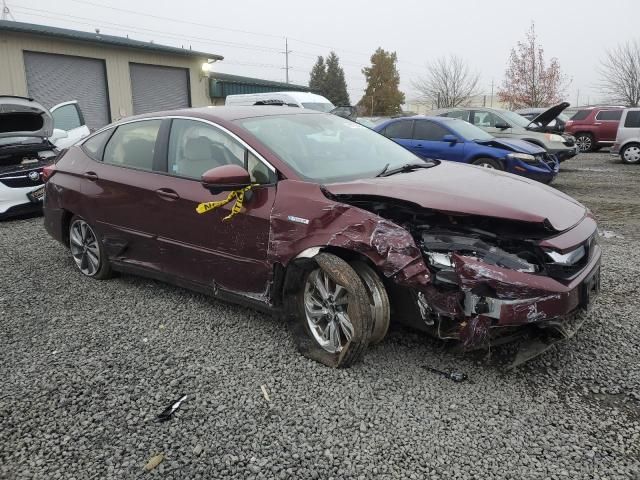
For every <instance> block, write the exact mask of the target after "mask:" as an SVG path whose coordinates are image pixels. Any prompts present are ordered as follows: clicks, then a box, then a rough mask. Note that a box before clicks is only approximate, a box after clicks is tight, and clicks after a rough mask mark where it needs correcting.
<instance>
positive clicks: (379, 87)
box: [358, 48, 404, 116]
mask: <svg viewBox="0 0 640 480" xmlns="http://www.w3.org/2000/svg"><path fill="white" fill-rule="evenodd" d="M397 63H398V57H397V55H396V52H387V51H385V50H383V49H382V48H378V49H377V50H376V51H375V53H374V54H373V55H372V56H371V66H370V67H364V68H363V69H362V73H363V74H364V76H365V78H366V80H367V88H366V90H365V94H364V96H363V97H362V99H360V102H358V105H359V106H360V107H361V108H362V109H364V115H369V116H372V115H380V116H382V115H393V114H396V113H400V112H402V108H401V105H402V104H403V103H404V93H402V92H401V91H400V90H399V88H398V87H399V85H400V74H399V73H398V69H397V67H396V65H397Z"/></svg>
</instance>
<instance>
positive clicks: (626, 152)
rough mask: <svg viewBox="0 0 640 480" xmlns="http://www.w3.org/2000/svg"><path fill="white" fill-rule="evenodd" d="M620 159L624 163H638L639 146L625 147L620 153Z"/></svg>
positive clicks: (639, 159) (639, 158) (639, 155)
mask: <svg viewBox="0 0 640 480" xmlns="http://www.w3.org/2000/svg"><path fill="white" fill-rule="evenodd" d="M620 158H621V159H622V161H623V162H624V163H628V164H633V163H640V145H627V146H626V147H624V148H623V149H622V151H621V152H620Z"/></svg>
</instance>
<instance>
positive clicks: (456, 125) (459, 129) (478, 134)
mask: <svg viewBox="0 0 640 480" xmlns="http://www.w3.org/2000/svg"><path fill="white" fill-rule="evenodd" d="M445 125H446V126H448V127H451V129H452V130H453V131H455V132H456V133H457V134H458V135H460V136H461V137H462V138H464V139H465V140H479V141H481V142H486V141H488V140H493V138H494V137H493V135H490V134H488V133H487V132H485V131H484V130H482V129H481V128H478V127H476V126H475V125H471V124H470V123H469V122H465V121H464V120H458V119H455V120H450V121H447V123H445Z"/></svg>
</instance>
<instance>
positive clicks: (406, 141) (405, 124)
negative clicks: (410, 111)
mask: <svg viewBox="0 0 640 480" xmlns="http://www.w3.org/2000/svg"><path fill="white" fill-rule="evenodd" d="M381 133H382V134H383V135H384V136H385V137H387V138H390V139H392V140H393V141H394V142H396V143H399V144H400V145H402V146H403V147H404V148H406V149H408V150H411V151H412V152H413V153H415V154H416V155H417V154H418V153H417V152H416V150H415V149H414V143H415V142H414V141H413V120H396V121H394V122H392V123H390V124H389V125H388V126H387V127H386V128H385V129H384V130H383V131H382V132H381Z"/></svg>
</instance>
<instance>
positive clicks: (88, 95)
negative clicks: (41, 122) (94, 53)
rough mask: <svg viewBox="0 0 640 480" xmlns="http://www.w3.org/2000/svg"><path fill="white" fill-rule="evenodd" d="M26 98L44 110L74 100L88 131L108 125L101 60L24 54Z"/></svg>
mask: <svg viewBox="0 0 640 480" xmlns="http://www.w3.org/2000/svg"><path fill="white" fill-rule="evenodd" d="M24 66H25V70H26V73H27V90H28V92H29V96H30V97H32V98H33V99H35V100H37V101H38V102H40V103H42V104H43V105H44V106H45V107H47V108H51V107H53V106H54V105H57V104H58V103H62V102H68V101H70V100H77V101H78V104H79V105H80V109H81V110H82V113H83V114H84V118H85V121H86V123H87V126H89V128H100V127H102V126H104V125H106V124H107V123H109V122H110V115H109V102H108V96H107V80H106V75H105V72H106V69H105V65H104V61H103V60H98V59H95V58H85V57H72V56H68V55H55V54H50V53H39V52H24Z"/></svg>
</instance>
